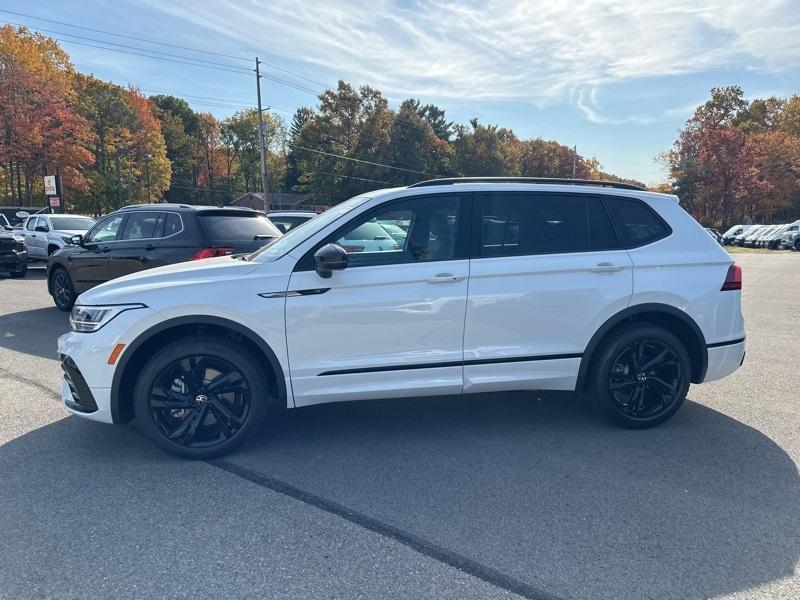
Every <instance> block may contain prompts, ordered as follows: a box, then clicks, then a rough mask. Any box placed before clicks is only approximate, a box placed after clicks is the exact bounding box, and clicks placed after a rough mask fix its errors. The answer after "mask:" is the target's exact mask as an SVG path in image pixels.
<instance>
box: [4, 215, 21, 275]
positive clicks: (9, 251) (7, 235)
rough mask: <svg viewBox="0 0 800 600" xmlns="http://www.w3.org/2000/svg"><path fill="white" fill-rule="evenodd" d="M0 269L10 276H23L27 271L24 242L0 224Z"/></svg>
mask: <svg viewBox="0 0 800 600" xmlns="http://www.w3.org/2000/svg"><path fill="white" fill-rule="evenodd" d="M0 271H6V272H8V273H10V274H11V276H12V277H25V273H27V272H28V252H27V251H26V249H25V242H24V241H22V239H20V238H19V237H18V236H16V235H14V233H13V232H11V231H9V230H7V229H6V228H5V227H3V226H2V225H0Z"/></svg>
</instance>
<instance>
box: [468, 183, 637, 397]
mask: <svg viewBox="0 0 800 600" xmlns="http://www.w3.org/2000/svg"><path fill="white" fill-rule="evenodd" d="M473 222H474V223H475V225H474V226H473V254H472V255H473V260H472V263H471V265H470V285H469V299H468V303H467V318H466V329H465V332H464V362H465V366H464V391H465V392H481V391H494V390H498V389H504V390H508V389H523V390H528V389H537V388H538V389H551V390H559V389H561V390H572V389H574V387H575V382H576V379H577V375H578V370H579V367H580V362H581V355H582V353H583V351H584V350H585V348H586V346H587V344H588V342H589V339H590V338H591V336H592V335H593V334H594V332H595V331H597V329H598V328H599V327H600V326H601V325H602V324H603V323H604V322H605V321H606V320H607V319H608V318H609V317H611V316H613V315H614V314H616V313H617V312H619V311H620V310H622V309H624V308H625V307H626V306H627V305H628V302H629V301H630V297H631V294H632V293H633V277H632V263H631V259H630V257H629V256H628V253H627V251H626V250H624V249H622V248H621V245H620V243H619V241H618V239H617V236H616V234H615V231H614V229H613V226H612V224H611V220H610V219H609V216H608V214H607V212H606V209H605V207H604V205H603V202H602V201H601V199H600V198H599V197H597V196H591V195H583V194H566V193H550V194H548V193H533V192H509V193H499V192H497V193H495V192H492V193H484V194H477V195H476V213H475V216H474V217H473Z"/></svg>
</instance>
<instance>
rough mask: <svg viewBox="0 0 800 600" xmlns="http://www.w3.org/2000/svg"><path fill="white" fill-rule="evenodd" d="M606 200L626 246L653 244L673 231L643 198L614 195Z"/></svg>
mask: <svg viewBox="0 0 800 600" xmlns="http://www.w3.org/2000/svg"><path fill="white" fill-rule="evenodd" d="M605 202H606V206H608V210H609V212H610V213H611V218H612V219H613V221H614V225H615V226H616V229H617V231H618V233H619V236H620V238H621V240H622V244H623V246H625V247H626V248H637V247H639V246H645V245H647V244H652V243H653V242H656V241H658V240H660V239H663V238H665V237H667V236H668V235H670V234H671V233H672V229H671V228H670V226H669V225H667V223H666V222H665V221H664V219H662V218H661V217H660V216H659V215H658V213H656V211H654V210H653V209H652V208H650V207H649V206H648V205H647V204H645V203H644V202H642V201H641V200H636V199H633V198H618V197H612V198H605Z"/></svg>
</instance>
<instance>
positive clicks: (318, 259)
mask: <svg viewBox="0 0 800 600" xmlns="http://www.w3.org/2000/svg"><path fill="white" fill-rule="evenodd" d="M314 267H315V269H316V271H317V274H318V275H319V276H320V277H323V278H325V279H327V278H328V277H330V276H331V275H332V274H333V272H334V271H341V270H342V269H344V268H345V267H347V251H346V250H345V249H344V248H342V247H341V246H340V245H339V244H325V245H324V246H323V247H322V248H320V249H319V250H317V251H316V252H315V253H314Z"/></svg>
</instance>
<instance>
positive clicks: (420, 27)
mask: <svg viewBox="0 0 800 600" xmlns="http://www.w3.org/2000/svg"><path fill="white" fill-rule="evenodd" d="M0 8H1V9H5V10H9V11H16V12H19V13H25V14H27V15H34V16H38V17H43V18H47V19H52V20H57V21H63V22H65V23H70V24H75V25H82V26H84V27H91V28H95V29H103V30H107V31H110V32H114V33H117V34H124V35H127V36H134V37H137V38H146V39H148V40H155V41H161V42H167V43H171V44H175V45H179V46H185V47H187V48H198V49H202V50H207V51H211V52H217V53H221V54H225V55H229V56H212V55H203V54H197V53H193V52H191V51H189V50H184V49H179V48H167V47H163V46H157V45H153V44H149V43H147V42H144V41H136V40H133V39H129V38H123V37H119V36H115V35H104V34H100V33H97V32H92V31H86V30H79V29H74V28H70V27H67V26H65V25H61V24H56V23H52V22H50V23H48V22H45V21H41V20H36V19H31V18H29V17H24V16H20V15H13V14H9V13H3V12H0V21H3V22H12V23H15V24H24V25H28V26H31V27H32V28H36V29H39V30H49V31H43V33H46V34H48V35H51V36H52V37H55V38H58V39H60V40H63V41H62V45H63V47H64V48H65V49H66V50H67V51H68V52H69V53H70V55H71V57H72V60H73V62H74V64H75V66H76V68H78V69H79V70H81V71H84V72H91V73H94V74H95V75H96V76H97V77H100V78H102V79H106V80H110V81H113V82H115V83H119V84H122V85H128V84H131V85H135V86H137V87H138V88H140V89H141V90H143V91H144V92H146V93H159V92H163V93H173V94H175V95H179V96H184V97H186V99H187V100H188V101H189V103H190V104H191V105H192V106H193V107H194V108H195V110H202V111H208V112H212V113H213V114H215V115H216V116H218V117H220V118H222V117H225V116H227V115H229V114H231V113H233V112H234V111H235V110H237V108H244V107H245V106H247V105H249V104H251V103H254V102H255V81H254V77H253V76H251V75H248V74H246V73H243V72H242V73H239V72H236V73H233V72H228V71H220V70H217V69H208V68H201V67H196V66H190V65H184V64H179V63H174V62H167V61H160V60H154V59H152V58H145V57H141V56H133V55H130V54H122V53H117V52H112V51H110V50H105V49H99V48H95V47H91V46H88V45H80V44H78V43H77V42H81V43H83V44H94V45H97V42H95V41H92V40H100V39H102V40H105V41H106V42H112V43H117V44H126V45H129V46H135V47H137V48H142V49H147V50H151V51H157V52H164V53H168V54H176V55H182V56H187V57H191V58H192V60H198V59H202V60H205V61H212V62H217V63H224V64H226V65H234V66H236V67H239V68H242V67H244V68H250V67H252V63H248V62H247V61H246V60H240V59H239V58H233V57H242V58H244V59H247V58H251V57H255V56H256V55H258V56H259V57H260V58H261V59H262V60H263V61H266V62H267V63H271V65H274V66H269V65H265V67H264V73H265V74H266V75H267V76H272V77H276V78H279V79H282V80H284V81H287V82H291V83H292V84H293V85H294V86H295V87H290V86H287V85H286V84H285V83H280V82H277V81H274V80H269V79H265V80H264V82H263V83H264V85H263V88H262V89H263V94H264V99H265V104H268V105H270V106H272V107H274V109H275V110H276V111H278V112H279V114H282V115H283V116H285V117H286V118H287V119H288V118H289V117H290V115H291V113H292V112H293V111H294V109H295V108H297V107H298V106H303V105H314V104H315V98H314V96H313V95H312V93H310V92H317V93H318V92H319V91H321V90H322V89H323V88H322V86H323V85H328V86H332V85H335V83H336V81H337V79H344V80H346V81H349V82H351V83H355V84H362V83H366V84H370V85H373V86H375V87H377V88H379V89H380V90H381V91H382V92H383V93H384V94H385V95H386V96H387V97H388V98H389V99H390V102H391V103H392V104H393V105H394V106H397V105H398V104H399V103H400V102H401V101H402V100H403V99H404V98H407V97H417V98H420V99H422V100H423V101H424V102H434V103H436V104H438V105H439V106H441V107H442V108H444V109H445V110H446V111H447V115H448V117H449V118H450V119H451V120H455V121H457V122H463V123H466V122H467V121H468V119H469V118H471V117H478V119H479V120H480V121H481V122H484V123H497V124H500V125H501V126H505V127H511V128H512V129H514V131H515V132H516V133H517V134H518V135H520V136H522V137H539V136H541V137H543V138H546V139H555V140H557V141H559V142H561V143H563V144H567V145H573V144H574V145H577V147H578V152H579V153H581V154H583V155H585V156H595V157H597V159H598V160H600V162H601V164H602V166H603V168H604V170H606V171H610V172H613V173H616V174H618V175H622V176H627V177H633V178H636V179H640V180H643V181H645V182H647V183H651V184H652V183H657V182H659V181H661V180H663V178H664V173H663V171H662V169H661V167H660V166H659V165H658V164H657V163H656V162H655V161H654V158H655V156H656V155H657V154H658V153H659V152H661V151H663V150H665V149H667V148H669V147H670V145H671V144H672V142H673V141H674V139H675V137H676V134H677V131H678V129H679V128H680V127H681V125H682V124H683V122H684V121H685V120H686V118H687V117H688V116H689V115H690V114H691V112H692V111H693V109H694V107H695V106H697V105H698V104H699V103H701V102H703V101H704V100H705V99H706V98H707V97H708V93H709V90H710V88H711V87H713V86H724V85H731V84H738V85H740V86H741V87H742V88H743V89H744V92H745V95H746V96H747V97H750V98H753V97H763V96H768V95H779V96H788V95H791V94H794V93H798V92H800V0H762V1H760V2H758V3H755V2H753V1H752V0H727V1H719V2H702V1H691V0H661V1H655V2H653V1H649V0H595V1H583V2H582V1H579V0H571V1H557V0H551V1H548V2H543V1H538V2H525V1H522V0H517V1H514V0H483V1H471V0H468V1H461V2H450V1H424V2H423V1H411V0H405V1H391V0H351V1H350V2H317V1H312V0H307V1H304V2H299V1H297V0H293V1H292V0H170V1H166V0H139V1H136V2H132V1H125V0H122V1H120V0H117V1H110V0H82V1H81V2H74V1H72V0H39V1H38V2H36V3H31V2H19V1H14V0H11V1H8V0H5V1H3V2H2V3H0ZM67 34H69V35H67ZM76 36H80V37H81V38H83V39H80V38H78V37H76ZM86 38H91V39H86ZM67 40H72V41H67ZM120 49H123V48H120ZM126 50H128V51H133V52H136V51H137V50H131V49H130V48H127V49H126ZM163 58H168V57H163ZM279 68H280V69H284V70H280V69H279ZM286 71H289V72H290V73H292V74H296V75H297V76H295V75H291V74H289V73H287V72H286ZM298 76H299V77H298ZM298 87H299V88H306V89H305V90H301V89H297V88H298ZM210 99H214V100H210Z"/></svg>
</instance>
